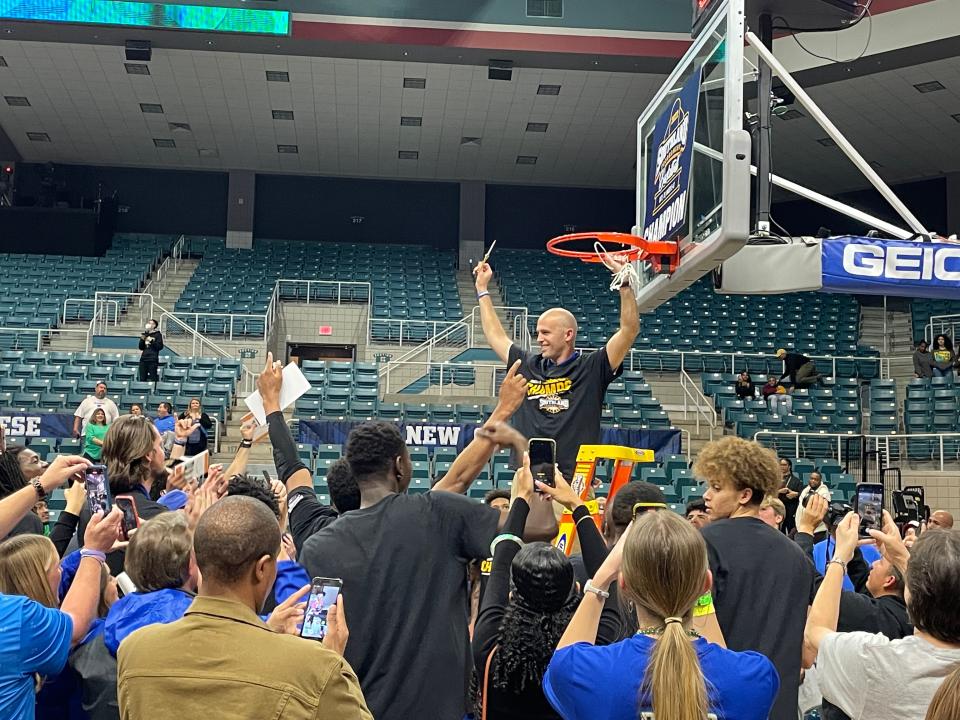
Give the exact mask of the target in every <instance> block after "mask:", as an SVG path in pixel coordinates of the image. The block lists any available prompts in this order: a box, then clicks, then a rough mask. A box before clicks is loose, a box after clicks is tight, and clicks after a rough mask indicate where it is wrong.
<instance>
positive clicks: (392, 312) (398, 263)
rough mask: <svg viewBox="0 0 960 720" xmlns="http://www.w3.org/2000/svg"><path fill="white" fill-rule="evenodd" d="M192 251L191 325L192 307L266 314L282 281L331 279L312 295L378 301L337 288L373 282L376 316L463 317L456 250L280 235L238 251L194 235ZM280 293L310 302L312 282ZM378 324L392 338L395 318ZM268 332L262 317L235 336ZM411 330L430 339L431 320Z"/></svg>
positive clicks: (215, 328)
mask: <svg viewBox="0 0 960 720" xmlns="http://www.w3.org/2000/svg"><path fill="white" fill-rule="evenodd" d="M190 253H191V254H192V255H198V254H199V255H202V257H203V259H202V261H201V263H200V265H199V267H198V268H197V270H196V272H195V273H194V275H193V278H191V281H190V283H189V285H188V286H187V287H186V288H185V290H184V292H183V294H182V295H181V296H180V298H179V300H178V301H177V303H176V306H175V311H176V312H177V313H178V315H179V316H180V317H181V319H183V320H184V321H185V322H188V323H189V324H190V325H193V324H194V320H193V318H191V317H190V316H189V315H188V313H191V312H193V313H207V314H209V313H221V314H228V313H234V314H240V315H260V316H262V315H264V314H265V313H266V312H267V307H268V305H269V303H270V297H271V296H272V294H273V291H274V287H275V285H276V281H277V280H280V279H291V280H325V281H329V282H327V283H317V284H316V285H314V286H311V287H310V300H312V301H327V302H330V301H336V300H337V298H338V292H339V298H340V300H341V301H342V302H363V303H365V302H367V301H368V300H371V298H369V297H368V290H367V289H366V288H365V287H360V286H341V287H340V288H338V287H337V285H336V284H335V281H351V282H366V283H370V286H371V289H372V293H373V297H372V306H373V317H376V318H392V319H395V320H401V319H402V320H422V321H430V320H437V321H455V320H459V319H460V318H461V317H462V316H463V310H462V308H461V305H460V296H459V294H458V292H457V283H456V268H455V255H454V253H453V251H438V250H437V249H436V248H431V247H427V246H425V245H373V244H359V243H356V244H350V243H328V242H323V243H304V242H297V241H280V240H256V241H255V243H254V247H253V249H252V250H237V249H232V248H227V247H225V246H224V243H223V240H222V239H214V238H211V239H203V240H200V239H196V240H192V241H191V244H190ZM281 293H282V294H281V297H282V299H284V300H288V301H298V300H299V301H305V300H306V299H307V286H306V285H305V284H302V285H301V284H293V283H291V284H289V285H285V286H282V287H281ZM227 326H228V320H227V319H226V318H223V317H212V316H209V315H208V316H206V317H204V316H201V317H200V318H199V330H200V331H201V332H204V333H207V334H211V335H221V334H223V333H224V332H225V330H226V329H227ZM374 329H375V333H380V334H382V336H383V339H384V340H387V339H390V335H391V332H392V328H391V327H390V325H389V324H388V323H381V324H380V325H375V328H374ZM263 330H264V321H263V319H261V318H245V319H243V320H242V321H240V322H239V323H237V322H235V323H234V334H240V335H262V334H263ZM396 332H397V333H399V325H397V326H396ZM409 333H411V334H410V336H409V337H408V338H407V339H417V338H419V339H426V338H427V337H428V336H429V331H428V328H427V325H421V326H418V327H414V328H410V329H409ZM414 336H415V337H414ZM397 339H399V334H397Z"/></svg>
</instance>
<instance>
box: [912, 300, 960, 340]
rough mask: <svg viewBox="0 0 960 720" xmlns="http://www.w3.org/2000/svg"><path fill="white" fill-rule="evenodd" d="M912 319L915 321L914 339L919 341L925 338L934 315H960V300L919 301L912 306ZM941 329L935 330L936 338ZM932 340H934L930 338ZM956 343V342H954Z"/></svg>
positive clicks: (915, 301)
mask: <svg viewBox="0 0 960 720" xmlns="http://www.w3.org/2000/svg"><path fill="white" fill-rule="evenodd" d="M910 312H911V317H912V320H913V337H914V339H915V340H919V339H920V338H922V337H924V333H925V331H926V327H927V323H928V322H930V318H931V317H932V316H934V315H960V299H958V300H935V299H928V298H923V299H917V300H914V301H913V302H912V303H911V306H910ZM939 332H940V331H939V329H938V328H934V330H933V334H934V336H936V335H938V334H939ZM929 339H932V338H929ZM954 342H956V340H954Z"/></svg>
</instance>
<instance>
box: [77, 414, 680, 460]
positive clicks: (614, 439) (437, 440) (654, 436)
mask: <svg viewBox="0 0 960 720" xmlns="http://www.w3.org/2000/svg"><path fill="white" fill-rule="evenodd" d="M71 422H72V419H71ZM361 424H362V423H360V422H352V421H346V420H344V421H340V420H301V421H300V433H299V440H298V442H301V443H303V444H305V445H343V444H345V443H346V442H347V436H348V435H349V434H350V431H351V430H353V428H354V427H356V426H357V425H361ZM398 426H399V428H400V433H401V435H403V437H404V440H405V441H406V443H407V445H409V446H412V447H414V446H415V447H455V448H456V449H457V452H460V451H462V450H463V449H464V448H465V447H466V446H467V445H469V444H470V441H471V440H473V433H474V432H475V431H476V429H477V428H478V427H481V426H480V425H473V424H456V423H454V424H440V425H438V424H433V423H399V424H398ZM71 429H72V426H71ZM600 442H601V443H602V444H604V445H624V446H626V447H634V448H646V449H649V450H653V452H654V456H655V457H656V460H657V462H662V461H663V460H664V459H665V458H666V457H667V456H669V455H679V454H680V451H681V447H680V431H679V430H640V429H637V430H634V429H625V428H603V430H602V433H601V439H600Z"/></svg>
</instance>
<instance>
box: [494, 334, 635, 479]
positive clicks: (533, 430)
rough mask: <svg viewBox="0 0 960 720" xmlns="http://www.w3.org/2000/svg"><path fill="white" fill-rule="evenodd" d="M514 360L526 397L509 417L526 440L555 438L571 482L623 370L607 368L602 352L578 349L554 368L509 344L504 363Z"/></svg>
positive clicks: (559, 458)
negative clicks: (582, 448) (611, 386)
mask: <svg viewBox="0 0 960 720" xmlns="http://www.w3.org/2000/svg"><path fill="white" fill-rule="evenodd" d="M517 360H521V361H522V363H521V365H520V370H519V372H520V374H521V375H523V376H524V377H525V378H527V399H526V400H525V401H524V403H523V404H522V405H521V406H520V409H519V410H517V414H516V415H514V416H513V426H514V427H515V428H516V429H517V430H519V431H520V432H521V433H523V434H524V435H525V436H526V437H527V438H532V437H547V438H553V439H554V440H555V441H556V443H557V465H558V466H559V467H560V472H561V473H563V476H564V477H565V478H567V479H568V480H569V479H570V478H572V477H573V468H574V465H575V464H576V460H577V451H578V450H579V449H580V446H581V445H596V444H598V443H599V442H600V413H601V411H602V410H603V396H604V393H606V391H607V386H608V385H609V384H610V383H612V382H613V381H614V380H615V379H616V378H618V377H619V376H620V374H621V373H622V372H623V365H621V366H620V367H618V368H617V369H616V370H613V369H611V368H610V359H609V358H608V357H607V350H606V348H601V349H599V350H597V351H595V352H591V353H583V352H581V351H579V350H578V351H577V352H575V353H574V354H573V356H572V357H571V358H570V359H569V360H567V361H566V362H564V363H561V364H559V365H558V364H556V363H555V362H553V361H552V360H547V359H545V358H544V357H543V355H540V354H534V353H532V352H524V351H523V350H521V349H520V348H519V347H518V346H517V345H511V346H510V353H509V357H508V358H507V365H508V366H510V365H513V363H515V362H516V361H517Z"/></svg>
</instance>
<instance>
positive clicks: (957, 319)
mask: <svg viewBox="0 0 960 720" xmlns="http://www.w3.org/2000/svg"><path fill="white" fill-rule="evenodd" d="M936 325H939V329H938V330H937V331H936V333H934V327H935V326H936ZM958 325H960V315H958V314H952V315H931V316H930V320H928V321H927V324H926V325H925V326H924V328H923V337H924V339H925V340H926V341H927V343H932V342H933V338H934V337H935V335H951V336H953V337H954V338H955V337H957V326H958Z"/></svg>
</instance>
